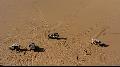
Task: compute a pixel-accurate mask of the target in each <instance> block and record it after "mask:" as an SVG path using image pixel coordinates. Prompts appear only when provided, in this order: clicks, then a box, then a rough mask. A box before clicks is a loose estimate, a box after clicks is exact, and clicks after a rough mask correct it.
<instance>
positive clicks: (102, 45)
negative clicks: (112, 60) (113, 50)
mask: <svg viewBox="0 0 120 67" xmlns="http://www.w3.org/2000/svg"><path fill="white" fill-rule="evenodd" d="M99 46H100V47H108V46H109V45H107V44H105V43H101V44H99Z"/></svg>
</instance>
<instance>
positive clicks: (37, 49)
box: [34, 46, 45, 52]
mask: <svg viewBox="0 0 120 67" xmlns="http://www.w3.org/2000/svg"><path fill="white" fill-rule="evenodd" d="M44 51H45V49H44V48H40V47H38V46H35V50H34V52H44Z"/></svg>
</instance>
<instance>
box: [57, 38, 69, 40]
mask: <svg viewBox="0 0 120 67" xmlns="http://www.w3.org/2000/svg"><path fill="white" fill-rule="evenodd" d="M57 40H67V38H57Z"/></svg>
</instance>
